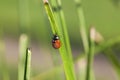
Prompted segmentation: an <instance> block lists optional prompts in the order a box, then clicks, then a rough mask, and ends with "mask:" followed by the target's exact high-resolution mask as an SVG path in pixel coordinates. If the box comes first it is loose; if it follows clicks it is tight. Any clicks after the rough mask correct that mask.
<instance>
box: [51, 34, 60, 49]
mask: <svg viewBox="0 0 120 80" xmlns="http://www.w3.org/2000/svg"><path fill="white" fill-rule="evenodd" d="M52 46H53V48H55V49H59V48H60V47H61V42H60V38H59V36H57V35H54V36H53V39H52Z"/></svg>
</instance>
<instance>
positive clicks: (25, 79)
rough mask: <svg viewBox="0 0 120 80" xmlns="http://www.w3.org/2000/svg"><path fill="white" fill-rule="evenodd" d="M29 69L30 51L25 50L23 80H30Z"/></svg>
mask: <svg viewBox="0 0 120 80" xmlns="http://www.w3.org/2000/svg"><path fill="white" fill-rule="evenodd" d="M30 67H31V50H30V49H29V48H28V49H27V50H26V59H25V70H24V80H30V71H31V69H30Z"/></svg>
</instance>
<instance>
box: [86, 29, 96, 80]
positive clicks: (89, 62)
mask: <svg viewBox="0 0 120 80" xmlns="http://www.w3.org/2000/svg"><path fill="white" fill-rule="evenodd" d="M95 34H96V33H95V29H94V28H93V27H91V28H90V49H89V53H88V56H87V73H86V80H94V79H95V78H93V77H92V76H93V75H92V74H93V72H92V71H93V60H94V53H95V45H94V41H95Z"/></svg>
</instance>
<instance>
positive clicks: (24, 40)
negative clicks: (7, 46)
mask: <svg viewBox="0 0 120 80" xmlns="http://www.w3.org/2000/svg"><path fill="white" fill-rule="evenodd" d="M27 47H28V37H27V35H25V34H22V35H21V36H20V41H19V64H18V80H23V79H24V70H25V69H24V68H25V67H24V65H25V58H26V55H25V54H26V49H27Z"/></svg>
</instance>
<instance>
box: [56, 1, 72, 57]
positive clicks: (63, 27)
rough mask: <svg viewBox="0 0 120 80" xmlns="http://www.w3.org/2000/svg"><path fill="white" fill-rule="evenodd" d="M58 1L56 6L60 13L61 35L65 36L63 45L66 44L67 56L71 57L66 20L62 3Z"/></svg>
mask: <svg viewBox="0 0 120 80" xmlns="http://www.w3.org/2000/svg"><path fill="white" fill-rule="evenodd" d="M57 2H58V7H60V8H59V13H60V16H59V17H60V21H61V26H62V29H63V35H64V38H65V43H66V44H65V45H66V49H67V53H68V54H69V57H70V58H72V51H71V46H70V39H69V36H68V31H67V25H66V21H65V17H64V13H63V9H62V3H61V0H57Z"/></svg>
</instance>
